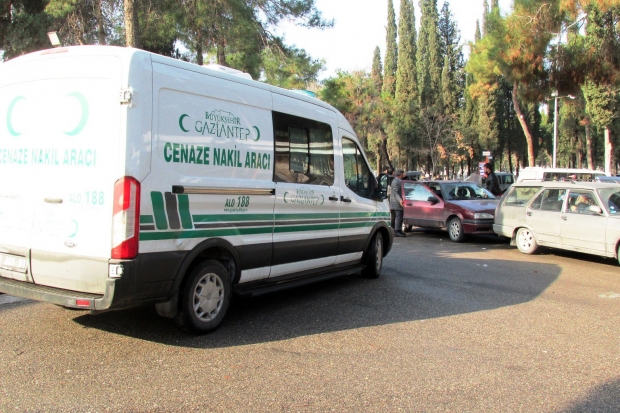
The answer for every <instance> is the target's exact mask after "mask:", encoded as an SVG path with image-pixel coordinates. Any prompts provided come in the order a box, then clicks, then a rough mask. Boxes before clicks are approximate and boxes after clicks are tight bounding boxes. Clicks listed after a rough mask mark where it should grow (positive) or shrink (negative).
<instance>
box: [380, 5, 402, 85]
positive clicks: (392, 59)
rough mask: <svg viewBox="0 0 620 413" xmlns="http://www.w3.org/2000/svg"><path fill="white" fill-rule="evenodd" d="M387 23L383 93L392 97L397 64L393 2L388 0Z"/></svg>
mask: <svg viewBox="0 0 620 413" xmlns="http://www.w3.org/2000/svg"><path fill="white" fill-rule="evenodd" d="M387 23H388V25H387V34H386V39H385V44H386V51H385V61H384V62H385V67H384V75H383V93H384V94H386V95H388V96H391V97H394V95H395V93H396V67H397V66H398V49H397V45H396V14H395V13H394V2H393V1H392V0H388V22H387Z"/></svg>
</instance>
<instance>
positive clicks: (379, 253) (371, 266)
mask: <svg viewBox="0 0 620 413" xmlns="http://www.w3.org/2000/svg"><path fill="white" fill-rule="evenodd" d="M382 267H383V236H382V235H381V234H380V233H378V232H377V233H376V234H375V236H374V237H372V240H371V241H370V245H369V246H368V250H367V251H366V268H364V269H363V270H362V275H363V276H364V277H365V278H379V276H380V275H381V268H382Z"/></svg>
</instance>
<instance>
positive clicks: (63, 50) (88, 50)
mask: <svg viewBox="0 0 620 413" xmlns="http://www.w3.org/2000/svg"><path fill="white" fill-rule="evenodd" d="M68 53H70V54H71V55H73V56H118V57H119V58H121V59H122V60H124V61H130V60H131V59H132V58H133V57H134V56H138V55H143V56H144V55H148V56H150V57H151V60H152V61H153V62H158V63H162V64H165V65H169V66H174V67H178V68H181V69H186V70H191V71H194V72H199V73H204V74H208V75H210V76H213V77H219V78H222V79H226V80H230V81H233V82H237V83H241V84H246V85H248V86H252V87H257V88H260V89H264V90H269V91H271V92H272V93H278V94H281V95H284V96H288V97H291V98H294V99H297V100H301V101H305V102H308V103H311V104H313V105H317V106H321V107H323V108H325V109H327V110H329V111H331V112H334V113H335V114H336V116H337V119H338V127H340V128H342V129H345V130H347V131H349V132H351V133H352V134H355V132H354V131H353V130H352V129H351V126H350V125H349V123H348V121H347V120H346V118H345V117H344V116H343V115H342V114H341V113H340V112H339V111H338V110H337V109H336V108H334V107H333V106H332V105H330V104H329V103H326V102H323V101H322V100H320V99H317V98H314V97H310V96H308V95H305V94H301V93H298V92H295V91H291V90H287V89H283V88H281V87H277V86H272V85H269V84H267V83H263V82H259V81H256V80H250V79H246V78H243V77H240V76H238V75H234V74H229V73H225V72H222V71H217V70H213V69H210V68H208V67H207V66H198V65H196V64H193V63H189V62H184V61H182V60H177V59H173V58H171V57H167V56H162V55H158V54H155V53H151V52H147V51H145V50H140V49H134V48H131V47H119V46H100V45H86V46H68V47H57V48H54V49H46V50H40V51H37V52H33V53H29V54H26V55H23V56H19V57H16V58H14V59H11V60H9V61H7V62H5V63H4V64H6V65H8V66H11V65H20V64H23V63H27V62H32V61H40V60H46V59H58V58H62V57H65V56H67V54H68ZM42 70H44V69H42Z"/></svg>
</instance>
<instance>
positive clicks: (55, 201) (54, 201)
mask: <svg viewBox="0 0 620 413" xmlns="http://www.w3.org/2000/svg"><path fill="white" fill-rule="evenodd" d="M44 201H45V202H47V203H48V204H62V198H45V199H44Z"/></svg>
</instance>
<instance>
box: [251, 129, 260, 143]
mask: <svg viewBox="0 0 620 413" xmlns="http://www.w3.org/2000/svg"><path fill="white" fill-rule="evenodd" d="M252 127H253V128H254V129H256V139H254V142H256V141H257V140H259V139H260V130H259V129H258V128H257V127H256V126H252Z"/></svg>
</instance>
